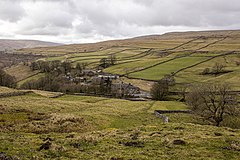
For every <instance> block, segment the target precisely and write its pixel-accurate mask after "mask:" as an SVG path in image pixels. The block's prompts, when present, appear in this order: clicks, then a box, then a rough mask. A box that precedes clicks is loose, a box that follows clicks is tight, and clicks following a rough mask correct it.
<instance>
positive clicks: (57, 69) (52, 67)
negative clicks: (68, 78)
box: [30, 60, 87, 76]
mask: <svg viewBox="0 0 240 160" xmlns="http://www.w3.org/2000/svg"><path fill="white" fill-rule="evenodd" d="M86 65H87V64H86V63H77V65H76V67H72V64H71V62H70V61H63V62H61V61H59V60H54V61H42V60H40V61H35V62H32V63H31V64H30V68H31V70H32V71H34V70H39V71H40V72H43V73H54V74H56V73H57V75H60V74H64V75H66V74H68V73H73V74H74V75H75V76H81V75H82V74H83V70H84V69H85V68H86Z"/></svg>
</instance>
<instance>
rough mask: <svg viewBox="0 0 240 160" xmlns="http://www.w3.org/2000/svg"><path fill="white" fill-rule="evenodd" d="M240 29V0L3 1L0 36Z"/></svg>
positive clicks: (54, 37)
mask: <svg viewBox="0 0 240 160" xmlns="http://www.w3.org/2000/svg"><path fill="white" fill-rule="evenodd" d="M227 29H240V0H0V39H35V40H43V41H52V42H58V43H67V44H69V43H89V42H97V41H103V40H110V39H123V38H130V37H136V36H142V35H150V34H163V33H166V32H173V31H195V30H227Z"/></svg>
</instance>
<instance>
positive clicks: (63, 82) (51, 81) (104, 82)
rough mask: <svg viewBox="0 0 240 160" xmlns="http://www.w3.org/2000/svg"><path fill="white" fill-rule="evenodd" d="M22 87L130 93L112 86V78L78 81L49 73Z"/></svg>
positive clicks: (72, 91)
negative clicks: (87, 81)
mask: <svg viewBox="0 0 240 160" xmlns="http://www.w3.org/2000/svg"><path fill="white" fill-rule="evenodd" d="M21 88H22V89H38V90H46V91H53V92H63V93H85V94H95V95H105V96H112V97H118V98H122V97H127V96H128V95H129V93H128V92H127V91H126V90H124V89H122V90H119V89H116V88H114V87H112V81H111V80H110V79H103V78H102V79H100V81H98V82H91V83H77V82H74V81H69V80H68V79H66V77H64V76H62V75H57V74H53V73H48V74H47V75H46V76H45V77H43V78H40V79H38V80H33V81H28V82H25V83H24V84H23V85H21Z"/></svg>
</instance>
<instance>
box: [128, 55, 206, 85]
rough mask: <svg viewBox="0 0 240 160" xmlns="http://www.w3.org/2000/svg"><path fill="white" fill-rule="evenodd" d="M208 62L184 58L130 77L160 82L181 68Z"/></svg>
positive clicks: (201, 58)
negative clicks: (165, 76)
mask: <svg viewBox="0 0 240 160" xmlns="http://www.w3.org/2000/svg"><path fill="white" fill-rule="evenodd" d="M203 60H206V58H205V57H183V58H178V59H174V60H172V61H169V62H166V63H163V64H160V65H157V66H154V67H151V68H149V69H146V70H143V71H139V72H135V73H131V74H130V75H129V76H130V77H134V78H142V79H148V80H160V79H161V78H162V77H163V76H164V75H166V74H171V73H173V72H176V71H178V70H179V69H181V68H184V67H188V66H190V65H193V64H195V63H198V62H201V61H203Z"/></svg>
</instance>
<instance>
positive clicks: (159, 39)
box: [19, 30, 240, 55]
mask: <svg viewBox="0 0 240 160" xmlns="http://www.w3.org/2000/svg"><path fill="white" fill-rule="evenodd" d="M221 37H228V38H230V39H233V40H234V41H236V40H238V39H239V37H240V30H223V31H221V30H219V31H188V32H169V33H165V34H162V35H146V36H139V37H134V38H129V39H122V40H109V41H102V42H98V43H83V44H69V45H61V46H57V47H51V46H50V47H44V48H43V47H38V48H33V49H21V50H19V53H35V54H47V55H61V54H72V53H81V52H93V51H101V50H105V49H109V48H112V47H127V48H129V47H131V48H134V47H137V48H156V47H157V48H159V47H158V46H159V45H162V44H163V43H166V46H167V47H170V43H172V42H173V41H174V43H175V44H177V43H179V42H180V43H181V42H184V41H185V42H186V41H188V40H193V39H197V38H200V39H202V40H203V41H205V40H206V38H208V39H209V38H221ZM151 44H154V47H153V46H152V45H151ZM172 44H173V43H172ZM173 46H174V45H173ZM160 48H161V47H160Z"/></svg>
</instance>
